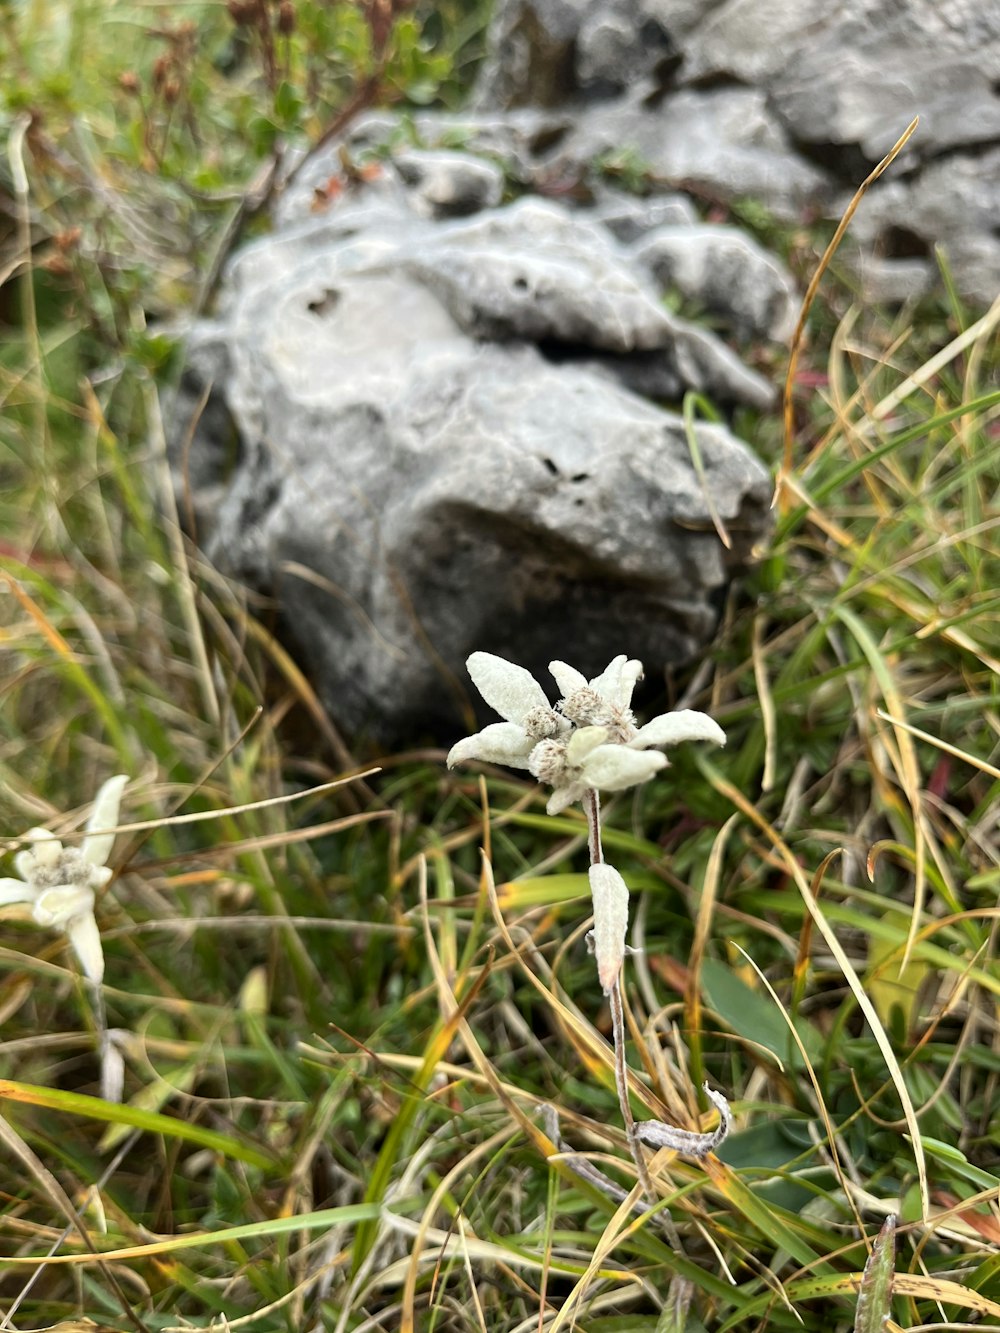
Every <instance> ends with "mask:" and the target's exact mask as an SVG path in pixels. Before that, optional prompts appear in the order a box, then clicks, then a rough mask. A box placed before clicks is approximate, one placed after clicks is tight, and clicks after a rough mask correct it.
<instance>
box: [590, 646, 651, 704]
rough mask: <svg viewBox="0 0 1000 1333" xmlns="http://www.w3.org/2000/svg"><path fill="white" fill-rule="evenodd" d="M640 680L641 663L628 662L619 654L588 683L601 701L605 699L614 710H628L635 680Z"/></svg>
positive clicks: (622, 654) (623, 655)
mask: <svg viewBox="0 0 1000 1333" xmlns="http://www.w3.org/2000/svg"><path fill="white" fill-rule="evenodd" d="M641 679H642V663H641V662H636V661H635V660H632V661H629V659H628V658H627V657H626V656H625V654H624V653H621V654H620V655H619V656H618V657H616V658H615V659H614V661H612V662H609V663H608V665H607V666H606V667H605V668H604V670H603V671H602V672H601V674H600V675H599V676H595V677H594V679H593V680H592V681H591V682H590V685H591V688H592V689H595V690H596V691H597V693H598V694H599V695H600V696H601V698H602V699H606V700H607V701H608V703H609V704H611V705H612V706H613V707H614V708H628V706H629V704H631V702H632V691H633V690H634V689H635V683H636V681H637V680H641Z"/></svg>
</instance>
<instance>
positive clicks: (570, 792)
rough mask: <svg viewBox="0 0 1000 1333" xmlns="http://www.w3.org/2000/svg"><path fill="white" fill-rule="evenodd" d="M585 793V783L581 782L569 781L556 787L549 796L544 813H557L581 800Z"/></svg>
mask: <svg viewBox="0 0 1000 1333" xmlns="http://www.w3.org/2000/svg"><path fill="white" fill-rule="evenodd" d="M586 794H587V788H586V784H585V783H582V782H571V783H569V784H568V785H567V786H565V787H557V788H556V789H555V791H554V792H553V793H552V795H551V796H550V797H549V801H548V804H547V805H546V807H545V813H546V814H548V815H559V814H562V812H563V811H564V810H565V809H566V808H567V807H568V806H571V805H575V804H576V803H577V801H582V800H583V798H584V796H586Z"/></svg>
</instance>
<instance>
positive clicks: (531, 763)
mask: <svg viewBox="0 0 1000 1333" xmlns="http://www.w3.org/2000/svg"><path fill="white" fill-rule="evenodd" d="M528 772H529V773H530V774H531V776H532V777H533V778H537V780H538V781H539V782H544V783H547V784H548V785H549V786H550V787H558V786H559V785H560V784H561V782H562V778H563V774H564V773H565V772H566V745H565V742H563V741H551V740H549V741H539V742H538V744H537V745H536V746H535V748H534V749H533V750H532V752H531V754H530V755H529V756H528Z"/></svg>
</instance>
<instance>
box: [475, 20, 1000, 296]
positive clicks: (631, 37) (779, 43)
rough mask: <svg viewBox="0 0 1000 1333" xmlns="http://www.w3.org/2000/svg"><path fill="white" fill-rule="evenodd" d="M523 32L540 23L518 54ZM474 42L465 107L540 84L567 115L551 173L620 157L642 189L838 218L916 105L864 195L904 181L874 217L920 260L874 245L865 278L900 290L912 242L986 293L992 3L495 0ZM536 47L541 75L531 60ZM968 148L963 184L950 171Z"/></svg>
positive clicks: (518, 96)
mask: <svg viewBox="0 0 1000 1333" xmlns="http://www.w3.org/2000/svg"><path fill="white" fill-rule="evenodd" d="M532 34H535V36H539V34H540V35H541V36H540V37H539V41H538V43H537V44H536V46H535V47H534V48H531V35H532ZM519 44H520V45H519ZM529 48H531V50H532V51H533V54H529ZM515 49H516V50H518V51H520V55H519V56H518V57H517V59H514V58H513V54H512V53H514V52H515ZM490 50H491V53H492V54H491V57H490V59H489V60H488V61H487V62H486V66H485V69H484V72H483V77H482V79H481V81H480V84H479V88H478V101H479V105H480V107H486V106H491V105H492V106H498V107H504V106H510V105H512V104H517V105H524V104H526V103H531V102H532V101H534V100H538V99H537V98H536V97H535V87H536V85H537V83H538V82H542V83H545V84H546V86H547V88H548V95H547V97H546V99H544V100H546V103H547V105H550V106H551V105H554V104H561V105H563V106H565V107H566V109H567V110H569V111H570V112H572V113H574V117H575V118H574V124H573V125H572V127H571V129H570V130H569V132H568V133H567V134H566V135H565V136H564V137H563V139H562V140H561V141H560V142H559V143H558V144H557V145H556V146H555V147H554V148H553V149H552V150H551V152H550V159H551V161H550V163H549V167H548V169H549V172H550V174H551V175H552V177H553V178H555V179H566V180H572V179H573V178H574V176H575V177H577V178H579V177H581V176H586V174H587V173H588V172H591V171H592V170H593V167H594V164H595V162H599V161H600V160H601V159H602V158H606V157H608V156H615V157H620V156H622V155H623V154H624V155H626V157H628V158H631V159H634V160H635V161H636V162H637V163H642V164H644V166H645V169H646V174H647V184H651V185H654V186H655V187H656V188H657V189H659V190H676V189H683V190H685V191H686V192H687V193H689V194H693V195H694V196H696V197H698V196H702V197H704V198H705V199H707V200H708V201H721V202H728V201H734V200H737V199H740V198H750V199H753V200H755V201H757V202H759V203H761V204H763V205H764V206H765V207H766V208H767V209H768V210H770V211H771V212H772V213H774V214H775V215H777V216H778V217H780V218H784V219H787V220H789V221H797V220H799V219H800V218H801V216H802V215H803V213H805V214H807V215H808V216H813V215H815V213H816V212H817V211H818V212H819V213H820V214H821V215H823V216H826V217H829V218H831V219H839V217H840V215H841V213H842V211H843V208H844V207H845V206H846V203H847V201H848V199H849V198H850V194H851V193H852V192H853V189H854V188H855V187H856V186H857V185H858V184H860V182H861V181H862V180H863V179H864V177H865V176H866V175H867V174H868V172H869V170H870V169H871V167H872V166H873V165H874V164H875V163H876V162H878V161H879V160H880V159H881V158H882V156H883V155H884V154H885V153H886V152H887V150H888V149H889V148H890V147H891V146H892V144H893V143H894V142H895V140H896V138H897V137H898V136H899V134H900V133H901V132H902V131H903V129H904V128H905V127H906V125H907V123H908V122H909V120H910V119H911V118H912V117H913V116H914V115H918V114H919V116H920V126H919V128H918V130H917V133H916V135H915V136H914V137H913V138H912V139H911V140H910V142H909V144H908V145H907V147H906V149H905V150H904V152H903V154H902V155H901V156H900V157H899V159H898V160H897V162H896V163H895V164H894V166H893V168H892V170H891V177H890V178H887V179H885V180H883V181H881V182H879V185H878V186H877V187H876V190H875V191H873V194H880V193H882V192H883V191H884V190H885V189H886V188H887V187H888V186H889V185H890V183H893V184H895V183H905V185H906V189H905V195H906V198H907V201H908V205H911V206H912V208H913V211H914V214H915V216H916V217H917V219H918V221H919V226H918V225H911V224H910V223H909V222H907V220H906V217H905V215H904V213H903V212H901V213H900V215H899V216H898V217H897V218H896V219H894V220H892V221H891V222H888V223H887V224H886V226H887V228H889V229H890V230H894V231H896V232H897V233H898V232H906V231H909V232H913V233H915V234H917V235H919V236H920V237H921V238H922V239H923V240H924V241H925V242H926V244H927V246H928V247H929V249H928V254H927V255H926V256H922V255H917V254H913V253H910V252H909V250H908V249H906V247H905V246H904V250H905V252H904V253H896V249H897V247H896V246H895V245H894V244H892V243H890V244H889V245H888V246H887V247H882V249H881V250H880V249H879V246H878V245H876V246H875V248H874V249H873V250H872V251H871V252H870V254H869V255H868V256H867V258H868V259H869V260H870V261H871V262H870V264H869V272H870V273H874V269H873V268H872V267H871V265H872V264H874V263H875V262H876V261H878V263H881V261H882V260H886V261H888V262H889V263H890V267H889V268H887V269H885V268H883V269H881V270H880V272H881V276H882V278H884V280H885V282H884V284H882V290H885V291H886V292H889V291H892V290H898V291H900V292H907V293H912V291H913V290H914V284H915V283H916V282H917V280H918V275H917V269H916V264H915V262H914V261H916V260H917V259H922V260H923V261H924V267H923V273H924V274H925V275H927V276H929V277H930V276H933V275H934V273H935V265H934V262H933V259H932V258H931V257H930V249H932V248H933V247H934V246H935V245H937V244H943V245H944V247H945V250H946V252H947V254H948V256H949V261H950V262H951V264H952V268H953V272H954V275H955V279H956V282H957V283H958V285H959V289H960V290H961V291H962V292H963V294H965V295H966V296H968V297H970V298H972V299H973V300H974V301H976V302H980V303H988V302H990V301H992V299H993V297H994V295H995V293H996V279H997V271H998V262H1000V261H998V255H997V247H998V245H1000V238H998V236H997V234H996V223H995V219H996V217H997V216H1000V169H998V167H997V164H996V157H995V153H996V149H997V147H998V145H1000V4H998V3H997V2H996V0H989V2H988V3H983V0H892V3H891V4H887V3H885V0H837V3H836V4H832V5H826V6H818V7H817V6H815V5H812V6H810V5H807V4H804V3H803V0H709V2H708V3H706V2H705V0H576V3H575V4H570V3H569V2H568V0H500V3H499V4H498V7H497V17H496V20H495V24H494V28H493V30H492V34H491V44H490ZM553 52H555V53H557V63H558V76H556V74H555V72H554V68H553V67H552V66H551V65H550V66H548V67H547V66H546V62H547V61H548V60H549V57H550V56H552V54H553ZM508 55H510V56H511V57H512V58H511V59H510V60H508V59H507V57H508ZM546 69H547V72H546ZM529 76H530V77H529ZM556 90H559V95H558V96H556ZM560 99H561V101H560ZM969 158H974V159H975V161H976V164H977V165H976V166H975V167H974V168H973V170H974V172H976V173H977V174H978V180H977V181H976V182H975V184H974V186H973V185H971V184H969V183H968V182H966V181H965V175H966V172H967V160H968V159H969ZM949 172H953V173H954V174H955V176H956V177H957V179H958V181H959V184H960V186H963V187H964V186H966V185H967V184H968V186H969V188H968V189H967V190H966V193H970V194H972V196H973V199H972V204H973V206H972V209H971V211H970V212H965V211H964V210H963V209H962V208H961V207H958V206H951V207H948V205H949V203H950V202H951V201H950V200H949V198H948V195H947V194H944V195H942V194H941V193H939V184H940V181H941V179H942V177H944V176H947V175H948V174H949ZM538 174H539V173H538V172H537V171H536V173H535V176H536V179H537V178H538ZM942 204H943V205H944V206H943V207H942ZM991 219H992V220H991ZM932 221H933V228H932V225H931V224H932ZM873 244H874V243H873ZM879 244H881V242H880V243H879ZM903 260H906V261H908V266H907V267H906V268H901V267H898V265H897V264H896V261H903Z"/></svg>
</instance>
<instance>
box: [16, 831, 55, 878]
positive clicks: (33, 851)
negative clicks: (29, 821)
mask: <svg viewBox="0 0 1000 1333" xmlns="http://www.w3.org/2000/svg"><path fill="white" fill-rule="evenodd" d="M24 836H25V837H26V838H29V839H30V840H31V842H32V844H33V845H32V846H31V847H29V848H27V849H26V851H27V854H28V856H30V857H32V858H33V859H34V862H35V865H36V866H42V867H44V868H45V869H46V870H50V869H51V868H52V867H53V866H54V865H55V863H56V862H57V861H58V860H59V858H60V856H62V849H63V845H62V843H61V842H60V841H59V839H58V838H57V837H55V836H54V835H53V834H51V833H50V832H49V831H48V829H47V828H30V829H28V831H27V833H26V834H25V835H24ZM22 864H25V865H26V864H27V862H26V861H24V862H22Z"/></svg>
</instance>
